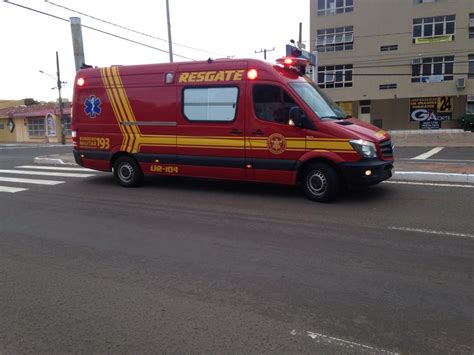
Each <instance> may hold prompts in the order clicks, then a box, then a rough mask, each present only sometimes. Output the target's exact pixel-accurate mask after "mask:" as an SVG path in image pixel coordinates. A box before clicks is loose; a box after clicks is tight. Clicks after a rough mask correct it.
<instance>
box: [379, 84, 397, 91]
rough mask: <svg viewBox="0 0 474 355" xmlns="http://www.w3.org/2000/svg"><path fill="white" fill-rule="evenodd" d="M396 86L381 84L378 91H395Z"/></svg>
mask: <svg viewBox="0 0 474 355" xmlns="http://www.w3.org/2000/svg"><path fill="white" fill-rule="evenodd" d="M396 88H397V84H381V85H379V89H380V90H390V89H396Z"/></svg>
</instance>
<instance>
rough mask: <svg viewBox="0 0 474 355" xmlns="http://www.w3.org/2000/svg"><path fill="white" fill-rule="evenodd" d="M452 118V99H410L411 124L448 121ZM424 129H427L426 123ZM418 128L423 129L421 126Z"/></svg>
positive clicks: (444, 97) (445, 97)
mask: <svg viewBox="0 0 474 355" xmlns="http://www.w3.org/2000/svg"><path fill="white" fill-rule="evenodd" d="M452 117H453V109H452V97H449V96H441V97H419V98H412V99H410V121H412V122H429V121H450V120H451V119H452ZM424 127H428V124H427V123H426V124H425V126H424ZM434 127H436V125H434V126H433V128H434ZM420 128H423V127H422V125H420Z"/></svg>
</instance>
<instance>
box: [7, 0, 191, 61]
mask: <svg viewBox="0 0 474 355" xmlns="http://www.w3.org/2000/svg"><path fill="white" fill-rule="evenodd" d="M3 2H5V3H7V4H10V5H15V6H18V7H20V8H23V9H25V10H29V11H33V12H36V13H39V14H41V15H45V16H49V17H52V18H55V19H57V20H61V21H65V22H68V23H69V20H68V19H65V18H62V17H59V16H56V15H53V14H50V13H48V12H44V11H40V10H37V9H33V8H31V7H28V6H24V5H20V4H17V3H14V2H11V1H9V0H3ZM82 27H84V28H87V29H89V30H92V31H96V32H100V33H102V34H106V35H108V36H111V37H115V38H118V39H122V40H124V41H127V42H130V43H134V44H138V45H140V46H143V47H147V48H150V49H154V50H157V51H160V52H163V53H169V52H168V51H167V50H164V49H161V48H158V47H154V46H150V45H148V44H146V43H142V42H138V41H135V40H133V39H130V38H127V37H123V36H119V35H116V34H114V33H111V32H107V31H104V30H100V29H98V28H95V27H91V26H87V25H82ZM174 55H175V56H177V57H180V58H183V59H189V60H193V61H194V60H195V59H193V58H189V57H186V56H184V55H180V54H176V53H175V54H174Z"/></svg>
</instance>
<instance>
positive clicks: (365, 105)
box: [359, 100, 370, 114]
mask: <svg viewBox="0 0 474 355" xmlns="http://www.w3.org/2000/svg"><path fill="white" fill-rule="evenodd" d="M359 111H360V113H361V114H369V113H370V100H362V101H359Z"/></svg>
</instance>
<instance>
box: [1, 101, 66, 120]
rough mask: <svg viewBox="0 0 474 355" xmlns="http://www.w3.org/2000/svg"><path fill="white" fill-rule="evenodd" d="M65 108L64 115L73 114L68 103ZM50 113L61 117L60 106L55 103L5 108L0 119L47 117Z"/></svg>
mask: <svg viewBox="0 0 474 355" xmlns="http://www.w3.org/2000/svg"><path fill="white" fill-rule="evenodd" d="M65 105H66V107H64V114H65V115H70V114H71V104H70V103H66V104H65ZM48 113H53V114H55V115H59V106H58V105H57V104H55V103H47V104H39V105H31V106H25V105H22V106H17V107H10V108H4V109H1V110H0V117H3V118H6V117H13V118H14V117H45V116H46V115H47V114H48Z"/></svg>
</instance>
